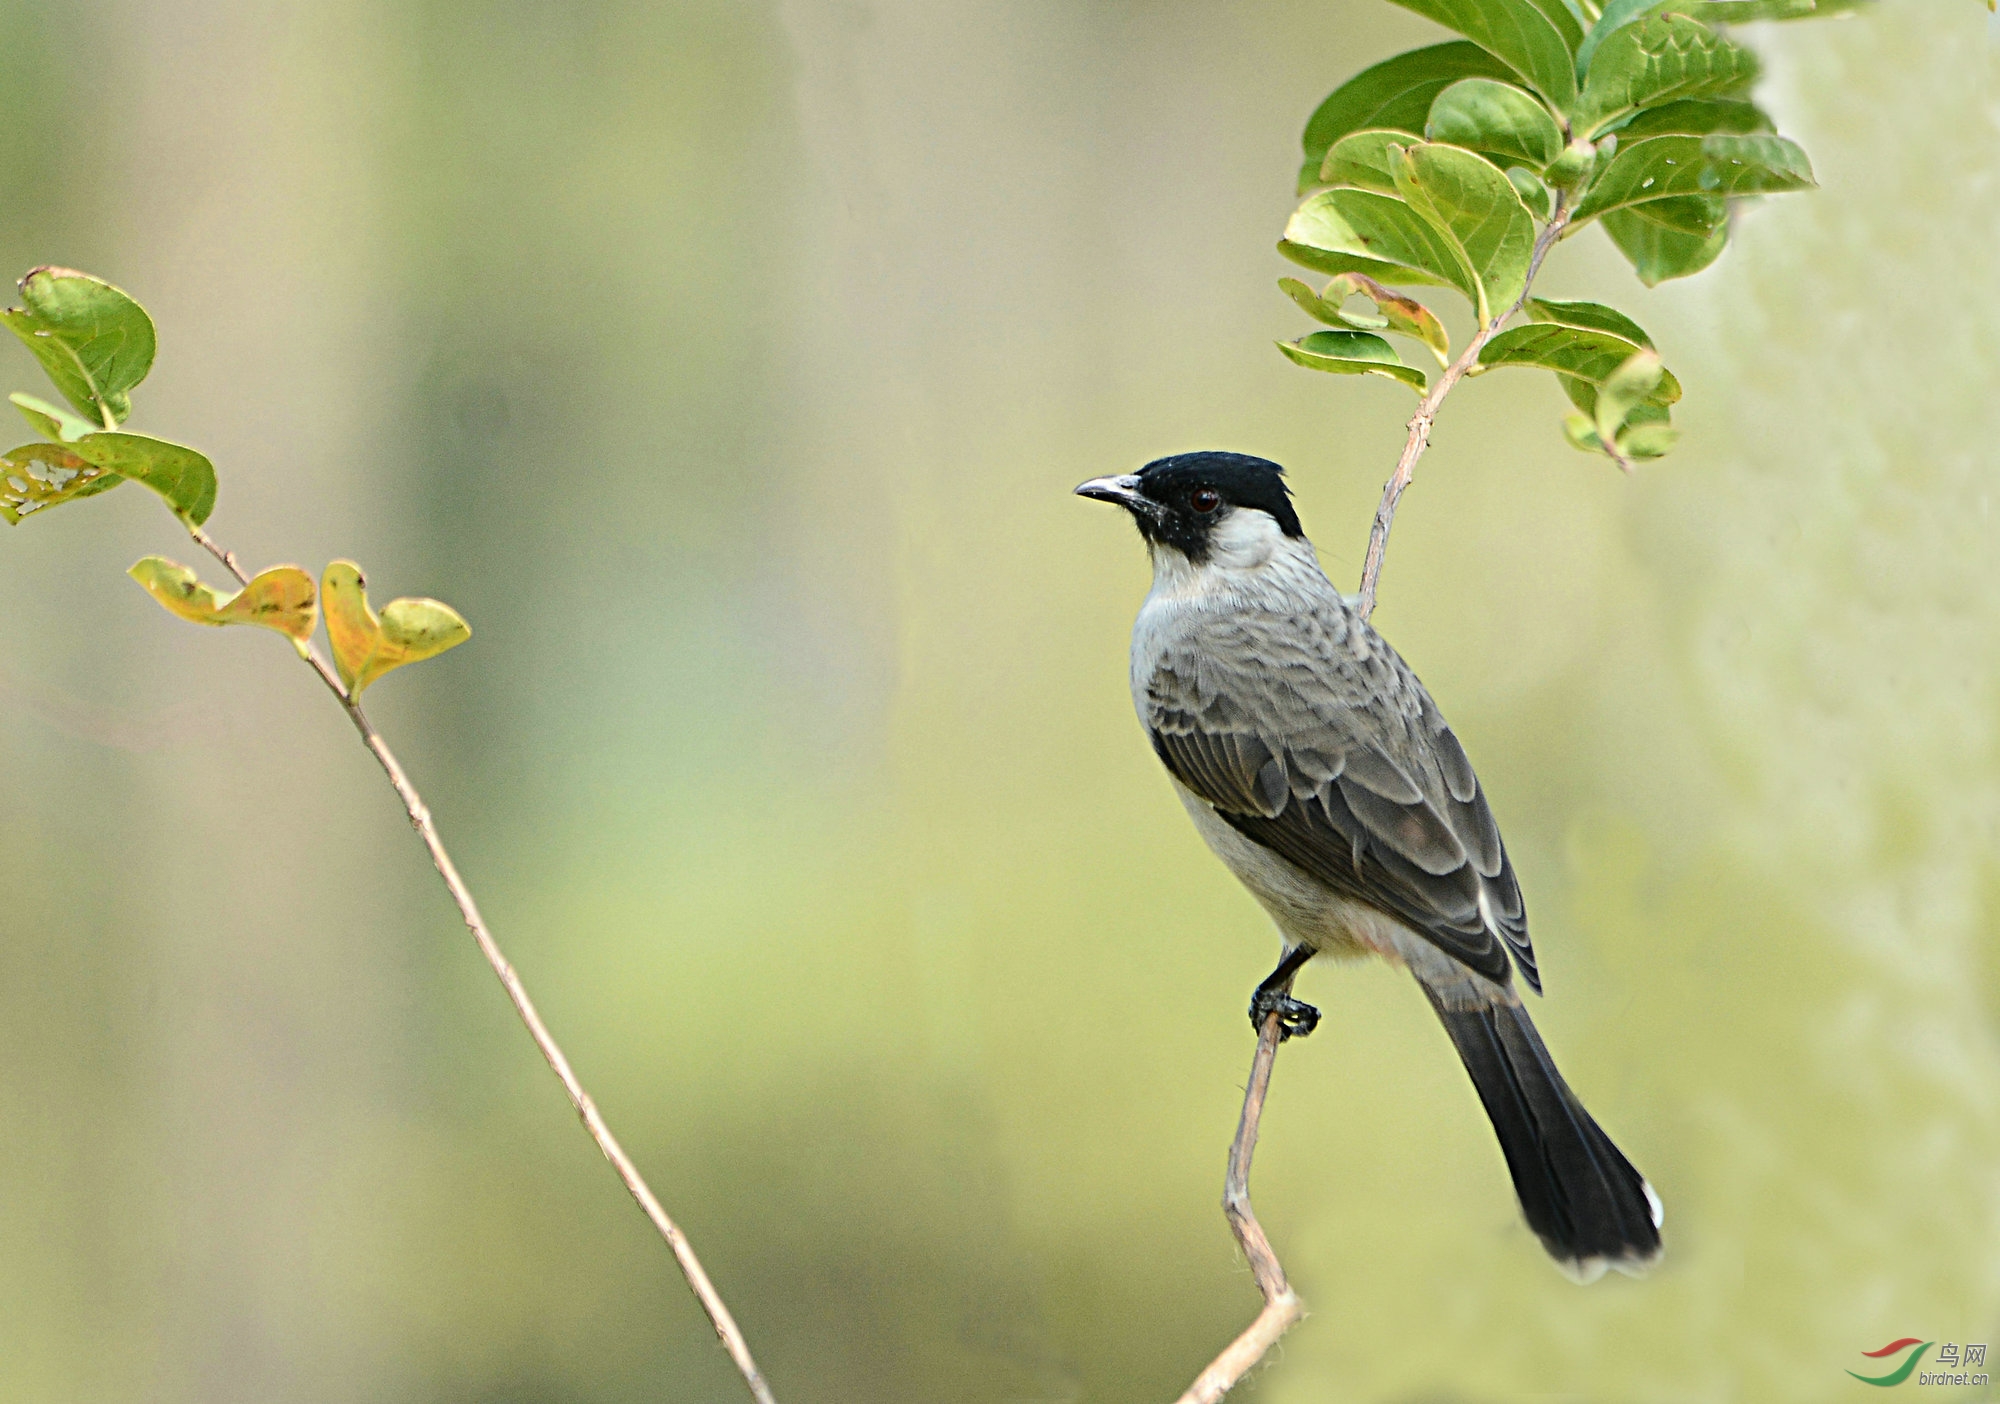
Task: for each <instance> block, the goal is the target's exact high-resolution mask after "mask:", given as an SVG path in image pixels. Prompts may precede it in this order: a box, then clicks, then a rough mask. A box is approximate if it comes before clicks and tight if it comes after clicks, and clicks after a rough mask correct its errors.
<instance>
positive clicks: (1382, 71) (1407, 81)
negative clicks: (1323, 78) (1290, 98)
mask: <svg viewBox="0 0 2000 1404" xmlns="http://www.w3.org/2000/svg"><path fill="white" fill-rule="evenodd" d="M1512 72H1513V70H1512V69H1510V68H1508V67H1507V65H1506V64H1504V63H1502V62H1500V60H1499V59H1497V58H1495V57H1493V55H1491V54H1489V53H1487V52H1486V50H1484V49H1482V48H1480V47H1479V46H1478V45H1477V44H1471V43H1467V42H1466V41H1465V40H1463V39H1454V40H1452V41H1451V42H1450V43H1448V44H1432V45H1430V46H1429V47H1427V48H1422V49H1412V50H1411V51H1410V52H1408V53H1405V54H1397V55H1396V56H1395V57H1394V58H1392V59H1387V60H1384V61H1383V62H1381V63H1378V64H1376V65H1374V66H1373V67H1372V68H1364V69H1362V70H1361V72H1359V73H1357V74H1355V75H1354V76H1353V77H1352V78H1350V79H1348V80H1347V81H1346V82H1345V83H1342V84H1341V85H1340V86H1339V87H1337V88H1335V89H1334V90H1333V91H1332V92H1331V93H1329V94H1328V95H1327V98H1326V101H1324V102H1322V103H1321V104H1320V105H1319V108H1318V110H1317V111H1315V112H1314V113H1313V115H1312V117H1311V119H1310V120H1308V121H1307V123H1306V130H1305V136H1304V139H1303V144H1304V146H1305V153H1306V160H1305V165H1304V167H1303V168H1302V169H1301V170H1300V172H1299V189H1300V190H1301V191H1304V190H1307V189H1310V188H1311V187H1312V186H1313V185H1315V184H1317V183H1318V181H1319V171H1320V166H1321V163H1323V162H1324V161H1325V159H1326V153H1327V150H1328V149H1329V148H1330V147H1331V146H1332V145H1333V144H1334V143H1335V142H1336V141H1339V140H1340V139H1341V138H1342V137H1344V136H1346V135H1347V134H1348V133H1349V132H1358V131H1362V130H1364V129H1366V128H1370V127H1377V128H1388V129H1390V130H1394V131H1401V132H1408V133H1409V134H1410V135H1411V136H1422V135H1423V132H1424V118H1425V117H1426V116H1428V115H1429V113H1430V110H1431V102H1432V100H1433V99H1434V98H1436V97H1437V95H1438V94H1439V93H1441V92H1443V91H1444V90H1445V89H1446V88H1448V87H1450V86H1451V85H1452V84H1453V83H1456V82H1457V81H1458V80H1459V79H1461V78H1473V77H1487V78H1506V77H1509V76H1510V75H1511V74H1512Z"/></svg>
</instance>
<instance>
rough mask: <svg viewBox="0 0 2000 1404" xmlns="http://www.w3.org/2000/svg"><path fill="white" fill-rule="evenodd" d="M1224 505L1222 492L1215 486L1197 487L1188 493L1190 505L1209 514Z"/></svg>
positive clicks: (1204, 513)
mask: <svg viewBox="0 0 2000 1404" xmlns="http://www.w3.org/2000/svg"><path fill="white" fill-rule="evenodd" d="M1221 505H1222V494H1221V493H1219V492H1217V491H1216V490H1215V489H1214V488H1196V489H1195V490H1194V491H1193V492H1191V493H1189V494H1188V506H1190V507H1192V508H1194V510H1195V511H1197V512H1200V513H1202V514H1203V515H1207V514H1208V513H1210V512H1213V511H1214V510H1215V509H1216V508H1218V507H1220V506H1221Z"/></svg>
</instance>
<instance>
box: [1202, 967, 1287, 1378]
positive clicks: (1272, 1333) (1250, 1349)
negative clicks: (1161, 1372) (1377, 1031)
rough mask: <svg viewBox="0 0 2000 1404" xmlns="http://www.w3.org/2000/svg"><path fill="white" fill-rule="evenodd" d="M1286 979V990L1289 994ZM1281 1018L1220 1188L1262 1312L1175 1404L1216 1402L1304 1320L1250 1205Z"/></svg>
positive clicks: (1261, 1053) (1274, 1023) (1267, 1028)
mask: <svg viewBox="0 0 2000 1404" xmlns="http://www.w3.org/2000/svg"><path fill="white" fill-rule="evenodd" d="M1290 988H1291V982H1290V981H1287V982H1286V984H1285V989H1286V990H1290ZM1282 1023H1283V1018H1282V1016H1281V1015H1280V1014H1279V1013H1278V1012H1277V1011H1275V1010H1274V1011H1272V1013H1271V1014H1270V1015H1269V1016H1268V1017H1266V1018H1265V1020H1264V1026H1263V1027H1262V1028H1261V1029H1259V1030H1258V1031H1257V1052H1256V1055H1255V1056H1254V1057H1253V1058H1252V1059H1251V1060H1250V1085H1249V1086H1247V1087H1245V1088H1244V1089H1243V1115H1242V1117H1241V1118H1240V1119H1239V1120H1238V1121H1237V1123H1236V1139H1235V1140H1234V1141H1233V1142H1231V1143H1230V1147H1229V1174H1228V1175H1227V1177H1226V1178H1225V1179H1224V1180H1223V1184H1222V1212H1223V1214H1224V1216H1226V1217H1227V1218H1228V1220H1229V1229H1230V1232H1231V1233H1234V1234H1235V1235H1236V1246H1237V1247H1239V1248H1241V1249H1242V1250H1243V1256H1244V1257H1245V1258H1246V1259H1248V1260H1249V1263H1250V1276H1251V1278H1252V1280H1254V1281H1255V1282H1256V1284H1257V1290H1258V1291H1259V1292H1262V1293H1263V1294H1264V1309H1263V1310H1262V1311H1260V1312H1258V1313H1257V1319H1256V1320H1255V1321H1252V1322H1251V1323H1250V1325H1249V1326H1248V1327H1247V1328H1246V1329H1245V1330H1244V1332H1243V1334H1242V1335H1240V1336H1238V1337H1237V1338H1236V1339H1235V1340H1233V1341H1231V1342H1230V1343H1229V1344H1228V1346H1227V1347H1225V1348H1224V1350H1223V1352H1222V1354H1220V1355H1218V1356H1216V1357H1215V1359H1214V1360H1212V1361H1210V1362H1209V1365H1208V1368H1207V1369H1205V1370H1203V1371H1202V1372H1201V1373H1200V1374H1199V1375H1197V1376H1195V1380H1194V1383H1193V1384H1191V1385H1189V1386H1188V1387H1187V1393H1185V1394H1183V1395H1182V1396H1181V1397H1180V1398H1179V1399H1178V1400H1177V1401H1175V1404H1216V1401H1217V1400H1219V1399H1221V1398H1222V1396H1223V1395H1225V1394H1227V1393H1229V1391H1230V1390H1231V1389H1232V1388H1233V1387H1234V1386H1235V1384H1236V1382H1237V1381H1238V1380H1240V1379H1242V1378H1243V1376H1244V1375H1246V1374H1248V1373H1249V1372H1250V1370H1251V1368H1252V1367H1253V1366H1255V1365H1256V1363H1257V1362H1258V1361H1259V1360H1262V1359H1263V1358H1264V1354H1265V1352H1266V1351H1268V1350H1270V1348H1271V1347H1272V1346H1274V1345H1276V1344H1277V1343H1278V1338H1279V1337H1280V1336H1282V1335H1284V1334H1285V1332H1287V1331H1289V1330H1291V1329H1292V1327H1293V1326H1294V1325H1296V1324H1297V1323H1298V1321H1299V1320H1300V1319H1301V1318H1302V1317H1304V1316H1305V1314H1306V1307H1305V1303H1304V1302H1302V1301H1300V1300H1299V1297H1298V1294H1297V1293H1296V1292H1294V1291H1293V1290H1292V1285H1291V1283H1289V1282H1287V1281H1286V1280H1285V1269H1284V1266H1283V1265H1282V1264H1281V1263H1279V1261H1278V1255H1277V1254H1276V1253H1274V1252H1272V1251H1271V1240H1270V1239H1269V1238H1267V1237H1265V1236H1264V1226H1263V1225H1262V1224H1260V1223H1258V1222H1257V1213H1256V1211H1255V1210H1253V1209H1252V1208H1251V1207H1250V1158H1251V1157H1252V1156H1254V1155H1255V1154H1256V1153H1257V1124H1258V1123H1259V1122H1260V1121H1262V1120H1263V1117H1264V1094H1265V1093H1266V1092H1268V1091H1269V1090H1270V1087H1271V1068H1272V1066H1273V1065H1274V1064H1275V1063H1276V1062H1277V1059H1278V1043H1279V1041H1280V1037H1281V1035H1280V1028H1281V1025H1282Z"/></svg>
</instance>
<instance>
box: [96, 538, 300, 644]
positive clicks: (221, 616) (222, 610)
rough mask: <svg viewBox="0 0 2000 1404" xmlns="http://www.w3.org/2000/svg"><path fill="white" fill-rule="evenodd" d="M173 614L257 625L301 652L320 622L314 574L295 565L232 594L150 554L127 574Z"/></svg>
mask: <svg viewBox="0 0 2000 1404" xmlns="http://www.w3.org/2000/svg"><path fill="white" fill-rule="evenodd" d="M125 573H126V574H127V575H129V576H131V577H132V578H133V579H134V580H136V581H138V582H139V584H140V585H141V586H142V587H143V588H144V589H145V591H146V593H147V594H149V595H151V596H152V597H153V598H154V599H156V600H158V601H159V602H160V605H161V607H162V608H164V609H165V610H167V612H168V613H170V614H177V615H179V616H180V617H181V618H183V619H185V620H187V621H188V622H190V623H193V624H215V625H222V624H256V625H260V626H262V627H263V628H266V629H275V630H277V631H278V632H279V633H281V634H283V635H285V636H286V637H287V638H289V639H290V640H291V641H292V643H293V645H294V646H295V647H297V649H298V650H299V652H300V653H302V654H303V653H304V652H305V646H306V640H307V639H309V638H311V637H312V632H313V628H314V626H315V625H316V624H317V623H318V622H319V601H318V599H317V598H316V596H315V595H314V592H313V581H312V577H311V576H310V575H307V574H306V573H305V572H304V571H303V570H300V569H299V568H298V567H297V566H294V565H284V566H272V567H271V568H270V569H269V570H266V571H260V572H258V574H256V575H254V576H252V577H251V580H250V583H249V584H248V585H246V586H244V587H243V588H242V589H241V590H238V591H237V592H236V593H234V594H231V595H223V594H218V593H216V591H215V590H213V589H212V588H210V587H209V586H207V585H204V584H202V582H201V580H200V578H199V577H198V576H196V575H195V573H194V572H193V571H192V570H190V569H189V568H188V567H186V566H184V565H181V564H179V563H177V562H175V561H170V560H168V559H167V558H166V557H165V556H147V557H146V558H145V559H144V560H142V561H140V562H138V563H137V564H136V565H134V566H133V567H132V568H131V569H130V570H128V571H126V572H125Z"/></svg>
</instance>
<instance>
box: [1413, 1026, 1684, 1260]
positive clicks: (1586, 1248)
mask: <svg viewBox="0 0 2000 1404" xmlns="http://www.w3.org/2000/svg"><path fill="white" fill-rule="evenodd" d="M1425 993H1426V994H1429V995H1430V997H1431V1007H1432V1008H1433V1009H1436V1010H1437V1015H1438V1018H1439V1019H1441V1020H1442V1021H1443V1022H1444V1027H1445V1032H1446V1033H1449V1034H1450V1035H1451V1041H1452V1042H1453V1043H1454V1044H1456V1045H1457V1046H1458V1056H1459V1057H1460V1058H1462V1059H1463V1060H1464V1061H1465V1070H1466V1071H1467V1072H1468V1073H1470V1074H1472V1085H1473V1086H1474V1087H1475V1088H1477V1089H1478V1091H1479V1100H1480V1101H1482V1102H1484V1103H1485V1104H1486V1115H1487V1116H1488V1117H1490V1118H1492V1121H1493V1130H1494V1131H1495V1132H1496V1133H1497V1134H1498V1135H1499V1137H1500V1150H1501V1152H1502V1153H1503V1154H1504V1155H1505V1156H1506V1157H1507V1169H1508V1170H1509V1171H1510V1172H1512V1174H1513V1176H1514V1193H1515V1194H1516V1195H1518V1196H1519V1197H1520V1200H1521V1213H1522V1214H1523V1216H1525V1217H1526V1219H1527V1221H1528V1227H1529V1228H1531V1229H1533V1230H1534V1231H1535V1233H1536V1235H1537V1236H1538V1237H1539V1238H1540V1239H1541V1240H1542V1246H1543V1247H1544V1248H1547V1249H1548V1250H1549V1256H1550V1257H1552V1258H1554V1259H1555V1260H1556V1265H1557V1266H1558V1267H1560V1268H1561V1269H1562V1270H1563V1271H1564V1272H1565V1273H1567V1274H1568V1275H1569V1276H1571V1277H1573V1278H1575V1279H1577V1280H1578V1281H1580V1282H1591V1281H1595V1280H1596V1279H1597V1278H1598V1277H1600V1276H1602V1275H1603V1273H1604V1270H1605V1269H1606V1268H1607V1267H1612V1268H1617V1269H1618V1270H1619V1271H1620V1272H1626V1273H1632V1274H1635V1275H1636V1274H1638V1273H1641V1272H1644V1271H1645V1270H1646V1269H1647V1268H1649V1267H1651V1266H1652V1265H1653V1263H1654V1262H1656V1261H1657V1260H1658V1259H1659V1256H1660V1200H1659V1196H1658V1195H1656V1194H1654V1193H1653V1189H1652V1186H1650V1185H1648V1184H1647V1183H1646V1181H1645V1179H1644V1177H1642V1176H1641V1175H1640V1174H1639V1172H1638V1171H1637V1170H1634V1169H1633V1168H1632V1162H1631V1161H1629V1160H1627V1159H1626V1158H1625V1157H1624V1156H1623V1155H1622V1154H1620V1153H1619V1150H1618V1147H1616V1146H1614V1145H1612V1144H1611V1138H1610V1137H1609V1136H1607V1135H1605V1134H1604V1132H1603V1130H1602V1129H1601V1128H1600V1127H1599V1126H1598V1124H1597V1123H1596V1122H1595V1121H1593V1120H1591V1118H1590V1113H1589V1112H1587V1111H1585V1110H1584V1109H1583V1103H1581V1102H1579V1101H1578V1100H1577V1099H1576V1094H1575V1093H1574V1092H1572V1091H1570V1090H1569V1085H1568V1084H1567V1083H1565V1082H1564V1081H1563V1080H1562V1074H1561V1073H1559V1072H1557V1071H1556V1065H1555V1061H1554V1060H1553V1059H1551V1058H1550V1057H1549V1050H1548V1049H1547V1048H1546V1047H1545V1046H1543V1044H1542V1036H1541V1035H1540V1034H1538V1033H1536V1032H1535V1026H1534V1024H1533V1023H1532V1022H1530V1021H1529V1019H1528V1011H1527V1010H1525V1009H1523V1008H1521V1006H1520V1005H1518V1004H1496V1005H1491V1006H1488V1007H1487V1008H1484V1009H1450V1008H1447V1007H1446V1006H1445V1005H1444V1004H1443V1003H1442V1002H1441V1001H1440V1000H1439V998H1438V996H1437V995H1436V994H1433V993H1432V992H1431V991H1430V990H1429V989H1428V988H1426V989H1425Z"/></svg>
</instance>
